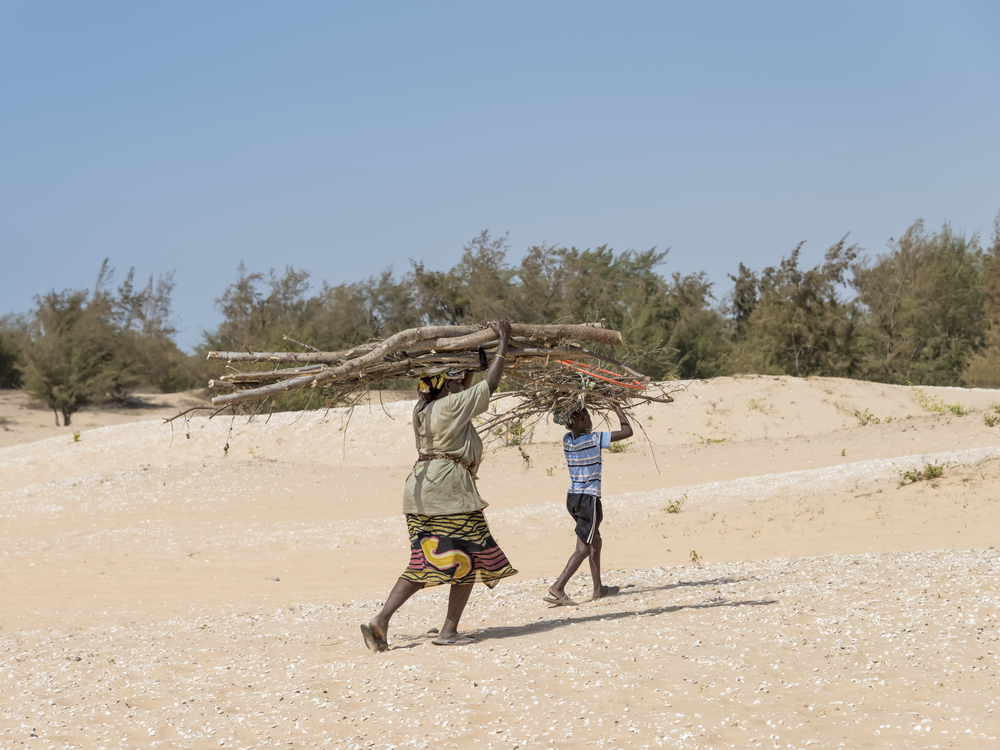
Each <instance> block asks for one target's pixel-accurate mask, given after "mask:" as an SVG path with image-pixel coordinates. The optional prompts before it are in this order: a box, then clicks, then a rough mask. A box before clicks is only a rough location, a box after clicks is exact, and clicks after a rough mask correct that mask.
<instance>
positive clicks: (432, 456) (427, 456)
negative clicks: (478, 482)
mask: <svg viewBox="0 0 1000 750" xmlns="http://www.w3.org/2000/svg"><path fill="white" fill-rule="evenodd" d="M439 458H443V459H444V460H445V461H452V462H454V463H456V464H458V465H459V466H461V467H462V468H463V469H465V470H466V471H467V472H469V474H470V475H471V476H472V478H473V479H474V480H475V479H479V477H477V476H476V470H475V469H473V468H472V467H471V466H469V462H468V461H466V460H465V459H463V458H459V457H458V456H450V455H448V454H447V453H421V454H420V455H419V456H417V461H418V462H419V461H434V460H436V459H439Z"/></svg>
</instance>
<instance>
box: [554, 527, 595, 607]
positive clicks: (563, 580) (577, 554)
mask: <svg viewBox="0 0 1000 750" xmlns="http://www.w3.org/2000/svg"><path fill="white" fill-rule="evenodd" d="M590 554H591V545H589V544H587V543H586V542H585V541H583V540H582V539H581V538H580V537H577V538H576V549H575V550H573V554H572V555H570V556H569V561H568V562H567V563H566V567H565V568H564V569H563V572H562V573H560V574H559V577H558V578H557V579H556V582H555V583H553V584H552V585H551V586H549V593H550V594H552V596H554V597H556V598H557V599H562V598H563V597H565V596H566V584H567V583H569V579H570V578H572V577H573V574H574V573H576V571H577V570H579V569H580V566H581V565H583V561H584V560H586V559H587V557H588V556H590Z"/></svg>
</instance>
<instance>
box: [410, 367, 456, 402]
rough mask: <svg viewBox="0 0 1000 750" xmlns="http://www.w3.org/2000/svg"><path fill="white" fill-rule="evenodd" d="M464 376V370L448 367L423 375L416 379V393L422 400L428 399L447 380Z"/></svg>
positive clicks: (432, 396) (431, 397)
mask: <svg viewBox="0 0 1000 750" xmlns="http://www.w3.org/2000/svg"><path fill="white" fill-rule="evenodd" d="M464 377H465V370H458V369H455V368H450V369H448V370H442V371H441V372H436V373H433V374H430V375H424V376H423V377H422V378H420V380H419V381H418V385H417V395H418V396H420V398H421V399H423V400H424V401H430V400H431V399H433V398H434V396H435V395H436V394H437V392H438V391H440V390H441V389H442V388H444V384H445V383H446V382H448V381H449V380H462V379H463V378H464Z"/></svg>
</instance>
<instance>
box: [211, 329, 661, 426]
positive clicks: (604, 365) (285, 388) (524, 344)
mask: <svg viewBox="0 0 1000 750" xmlns="http://www.w3.org/2000/svg"><path fill="white" fill-rule="evenodd" d="M576 342H579V343H576ZM294 343H298V342H294ZM580 344H587V345H597V346H599V347H601V348H605V347H606V346H621V345H622V344H623V341H622V336H621V334H620V333H619V332H618V331H614V330H610V329H607V328H604V327H602V326H601V325H600V324H599V323H596V324H583V325H527V324H521V323H512V324H511V342H510V345H509V346H508V349H507V354H506V361H507V365H506V367H505V369H504V376H505V379H506V380H508V381H509V383H512V384H514V385H515V386H516V388H517V390H516V391H513V392H511V391H505V392H500V393H498V394H496V395H495V398H502V397H507V396H517V397H519V399H518V401H517V402H516V405H515V406H513V407H512V408H509V409H504V410H503V411H502V412H499V413H493V414H491V415H490V416H489V417H488V418H487V420H486V421H485V422H484V423H482V425H481V427H480V429H481V430H483V431H489V432H491V433H492V434H501V433H506V432H508V431H509V430H510V429H511V428H512V426H515V425H516V427H514V429H516V430H521V429H523V421H524V420H526V419H531V418H533V417H534V418H538V417H540V416H541V415H543V414H545V413H546V412H549V411H551V410H553V409H558V408H560V406H564V405H565V404H566V403H567V402H568V401H577V402H579V403H580V404H581V405H585V406H588V407H590V408H596V409H597V410H602V409H607V408H610V407H611V405H612V404H613V403H618V404H621V405H622V406H623V407H624V408H630V407H631V405H632V404H634V403H637V402H642V401H659V402H664V403H667V402H670V401H672V400H673V399H672V398H671V396H670V395H669V390H671V389H670V388H668V387H667V384H662V383H660V384H654V383H651V381H650V378H648V377H646V376H645V375H642V374H641V373H638V372H636V371H634V370H632V369H631V368H630V367H628V365H627V364H625V363H624V362H621V361H618V360H616V359H613V358H611V357H609V356H607V355H606V354H603V353H599V352H596V351H593V350H591V349H587V348H584V346H581V345H580ZM496 345H497V338H496V334H495V333H494V332H493V330H492V329H490V328H482V327H480V326H432V327H425V328H411V329H409V330H405V331H401V332H399V333H397V334H395V335H393V336H390V337H389V338H387V339H385V340H383V341H377V342H371V343H367V344H363V345H361V346H356V347H354V348H352V349H348V350H345V351H340V352H321V351H316V350H313V351H302V352H224V351H217V352H209V354H208V359H210V360H224V361H226V362H228V363H230V369H232V370H233V371H232V372H229V373H227V374H225V375H222V376H221V377H220V378H218V379H216V380H212V381H210V382H209V387H210V388H217V389H227V390H230V391H231V392H230V393H226V394H223V395H219V396H216V397H215V398H213V399H212V403H213V404H214V405H215V406H217V407H224V406H228V405H233V404H238V403H242V402H256V403H260V402H262V401H264V400H266V399H268V398H270V397H273V396H277V395H279V394H282V393H288V392H290V391H298V390H303V389H314V388H320V389H323V390H324V391H327V392H332V393H333V394H335V395H336V396H337V398H338V401H339V402H340V403H351V402H352V398H351V397H352V396H353V397H354V398H353V400H354V401H356V400H357V398H359V397H360V395H361V394H363V393H365V392H367V391H368V390H370V389H373V388H378V387H379V386H380V385H381V384H383V383H385V382H387V381H390V380H398V379H400V378H417V377H420V376H421V375H423V374H426V373H430V372H437V371H440V370H441V369H443V368H461V369H469V370H474V369H477V368H478V367H479V366H480V364H481V361H482V359H483V355H484V354H485V356H486V358H490V356H491V355H490V350H491V349H493V348H495V347H496ZM601 345H604V346H601ZM300 346H302V347H303V348H308V347H306V345H302V344H300ZM586 360H590V361H592V362H594V363H596V364H588V363H587V362H586ZM233 363H246V364H255V365H259V364H261V363H265V364H267V363H269V364H272V365H273V367H272V369H260V368H259V367H255V368H254V369H246V370H240V369H238V368H235V367H232V365H233ZM282 365H286V366H284V367H282Z"/></svg>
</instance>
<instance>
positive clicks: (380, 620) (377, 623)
mask: <svg viewBox="0 0 1000 750" xmlns="http://www.w3.org/2000/svg"><path fill="white" fill-rule="evenodd" d="M423 587H424V584H422V583H415V582H414V581H408V580H406V579H405V578H400V579H399V580H398V581H396V585H395V586H393V587H392V591H390V592H389V598H388V599H386V600H385V606H383V607H382V611H381V612H379V613H378V614H377V615H375V619H374V620H372V621H371V622H370V623H368V627H369V628H371V630H372V634H373V635H374V636H375V638H376V639H378V640H380V641H382V642H384V643H386V644H388V641H389V620H390V619H392V616H393V614H394V613H395V612H396V610H397V609H399V608H400V607H402V606H403V604H404V603H405V602H406V600H407V599H409V598H410V597H411V596H413V595H414V594H415V593H417V592H418V591H420V589H422V588H423ZM466 599H468V597H466ZM459 614H461V612H459Z"/></svg>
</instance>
